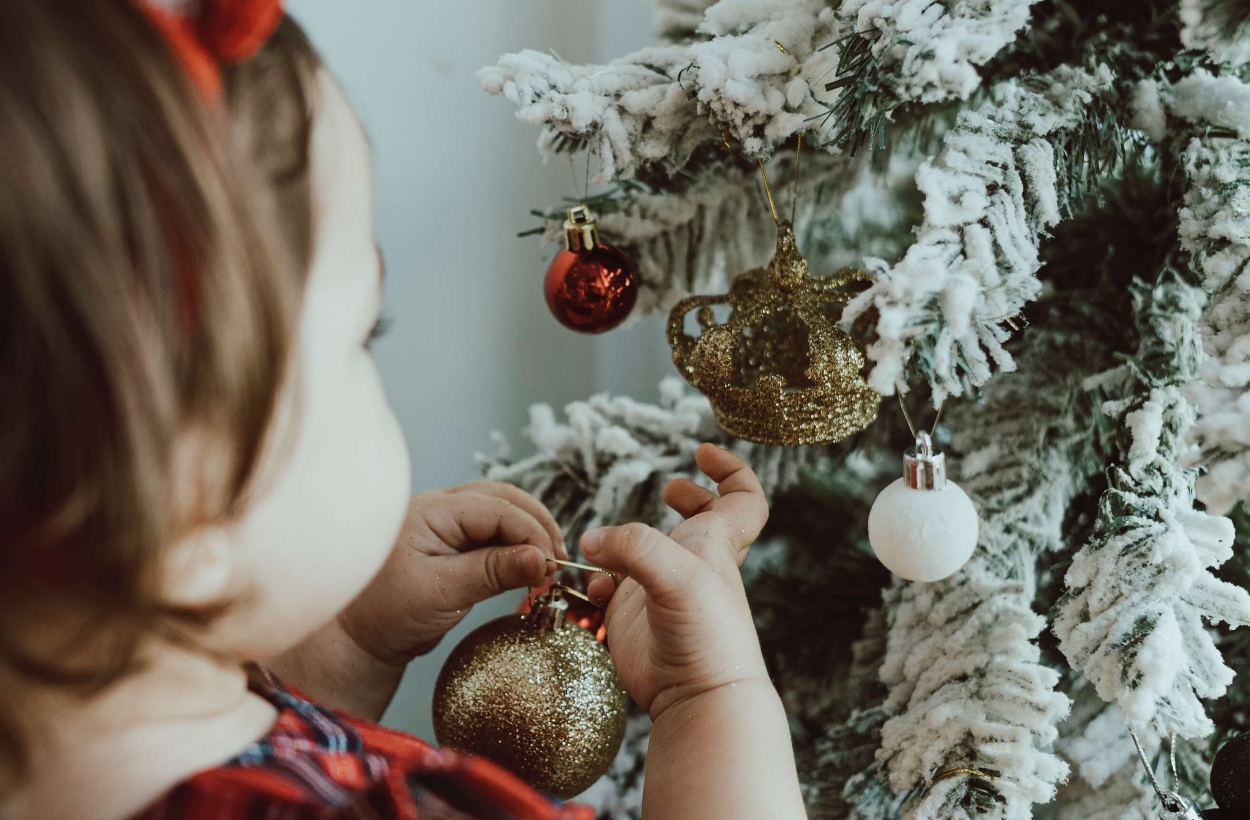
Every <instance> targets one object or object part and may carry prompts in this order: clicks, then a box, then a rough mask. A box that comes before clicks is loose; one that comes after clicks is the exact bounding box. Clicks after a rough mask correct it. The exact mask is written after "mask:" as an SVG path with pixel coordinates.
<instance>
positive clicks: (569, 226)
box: [564, 205, 599, 253]
mask: <svg viewBox="0 0 1250 820" xmlns="http://www.w3.org/2000/svg"><path fill="white" fill-rule="evenodd" d="M598 244H599V223H598V222H597V221H596V220H595V215H594V213H593V212H591V210H590V209H589V208H587V207H586V206H585V205H574V206H573V207H572V208H569V213H568V218H567V219H565V220H564V247H566V248H568V249H569V250H571V251H573V252H574V253H578V252H579V251H588V250H590V249H592V248H594V247H595V246H596V245H598Z"/></svg>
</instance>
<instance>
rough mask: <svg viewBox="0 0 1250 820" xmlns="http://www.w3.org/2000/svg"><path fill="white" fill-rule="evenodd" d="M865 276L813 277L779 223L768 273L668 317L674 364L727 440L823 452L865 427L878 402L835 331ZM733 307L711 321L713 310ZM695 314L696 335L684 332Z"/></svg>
mask: <svg viewBox="0 0 1250 820" xmlns="http://www.w3.org/2000/svg"><path fill="white" fill-rule="evenodd" d="M869 281H871V279H870V277H869V276H868V274H866V273H864V272H862V271H858V270H855V269H853V268H843V269H842V270H840V271H838V272H837V273H835V274H833V275H832V276H826V277H814V276H812V275H811V274H810V271H809V270H808V265H807V260H806V259H804V258H803V256H802V254H800V253H799V251H798V246H797V243H796V241H795V237H794V228H793V227H792V226H791V224H790V223H789V222H780V223H778V225H777V250H776V252H775V253H774V254H773V258H772V259H771V260H770V261H769V263H768V266H767V267H765V268H759V269H756V270H753V271H749V272H747V273H744V274H742V275H741V276H739V277H738V278H737V279H735V280H734V283H733V285H732V286H731V287H730V289H729V293H728V294H725V295H723V296H692V297H689V298H687V299H683V300H682V301H680V302H678V303H677V304H676V305H675V306H674V307H673V310H672V312H671V313H670V314H669V318H668V343H669V345H670V346H671V347H672V349H673V364H675V365H676V366H677V370H678V371H679V372H680V373H681V374H682V376H683V377H685V379H686V381H688V382H690V384H692V385H694V387H696V388H697V389H698V390H700V391H701V392H703V393H704V394H705V395H706V396H707V397H708V399H709V400H710V401H711V403H712V410H713V411H714V412H715V414H716V421H717V423H718V424H720V426H721V428H722V429H724V430H725V432H727V433H729V434H730V435H734V436H737V437H738V438H744V439H747V440H748V441H755V442H759V443H761V444H781V445H789V446H793V445H799V444H830V443H832V442H835V441H841V440H842V439H844V438H846V437H847V436H849V435H851V434H852V433H857V432H859V431H860V430H862V429H864V428H865V427H867V426H868V425H869V424H871V423H872V421H873V420H874V419H875V418H876V417H877V407H878V405H879V404H880V402H881V396H880V395H879V394H877V392H876V391H874V390H873V389H872V388H871V387H869V386H868V383H867V382H866V381H864V378H863V376H861V375H860V370H861V369H862V368H863V366H864V356H863V354H862V353H860V351H859V348H858V347H856V346H855V342H854V341H853V340H852V339H851V337H850V335H849V334H848V333H846V331H844V330H842V328H841V327H839V326H838V322H839V318H840V316H841V309H842V307H843V306H844V305H846V303H847V302H849V301H850V299H851V297H852V296H853V295H854V294H853V293H852V292H851V291H849V290H847V286H848V285H850V284H851V283H852V282H869ZM725 304H727V305H729V306H730V307H732V308H733V310H732V312H731V313H730V314H729V318H728V319H726V320H725V322H724V323H718V322H717V320H716V315H715V313H714V312H713V310H712V308H713V306H715V305H725ZM692 311H695V312H696V313H695V317H696V319H697V320H698V323H699V327H700V330H701V333H700V335H699V336H697V337H695V336H691V335H689V334H687V333H686V331H685V324H686V317H687V315H688V314H689V313H690V312H692Z"/></svg>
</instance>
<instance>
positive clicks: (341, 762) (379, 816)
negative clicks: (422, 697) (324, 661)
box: [136, 667, 595, 820]
mask: <svg viewBox="0 0 1250 820" xmlns="http://www.w3.org/2000/svg"><path fill="white" fill-rule="evenodd" d="M252 671H253V674H252V688H253V689H254V690H255V691H256V692H257V693H258V694H260V695H262V696H263V697H265V698H266V699H267V700H269V701H270V702H271V703H272V704H273V705H274V706H275V707H276V708H277V709H278V718H277V720H276V721H275V722H274V725H273V727H272V728H271V729H270V731H269V732H268V733H267V734H266V735H265V736H264V737H263V738H261V739H260V740H258V741H256V742H255V743H253V744H252V745H251V746H249V747H248V748H247V749H246V750H245V751H244V752H243V753H242V754H240V755H239V756H238V757H236V758H235V759H233V760H231V761H229V762H227V763H225V764H223V765H222V766H219V767H217V768H214V769H210V770H208V771H204V772H201V773H199V774H197V775H195V776H194V777H191V778H189V779H188V780H186V781H184V782H182V783H180V784H179V785H178V786H176V787H175V788H174V789H172V790H171V791H170V792H169V793H168V794H166V795H165V796H164V797H163V798H162V799H161V800H160V801H159V802H158V803H157V804H156V805H154V806H152V807H151V808H149V809H148V810H146V811H145V812H144V813H143V814H141V815H140V816H139V817H138V818H136V820H234V818H240V820H242V819H243V818H253V817H280V818H282V820H313V818H316V820H323V819H324V820H329V818H353V820H357V818H359V820H392V818H395V819H396V820H398V819H399V818H403V820H472V818H480V819H481V820H494V819H495V818H498V820H504V818H515V820H592V818H593V817H594V814H595V813H594V811H593V810H592V809H590V808H588V807H584V806H575V805H572V804H553V803H551V802H549V801H548V800H546V799H545V798H543V797H542V796H541V795H539V794H537V793H536V792H534V791H533V790H531V789H530V788H529V787H528V786H526V785H525V784H523V783H522V782H521V781H519V780H517V779H516V778H515V777H514V776H513V775H511V774H509V773H508V772H505V771H504V770H502V769H500V768H498V767H497V766H494V765H493V764H491V763H489V762H487V761H484V760H480V759H477V758H473V757H469V756H466V755H462V754H459V753H456V752H453V751H450V750H447V749H439V748H437V747H435V746H431V745H430V744H428V743H426V742H424V741H422V740H421V739H420V738H417V737H414V736H412V735H408V734H404V733H403V732H398V731H395V730H393V729H388V728H386V727H384V726H379V725H378V724H375V723H371V722H370V721H367V720H363V719H361V718H357V717H355V716H353V715H347V714H344V713H341V712H337V711H335V710H333V709H329V708H327V707H324V706H321V705H320V704H318V703H315V702H313V701H312V700H310V699H308V698H306V697H304V696H303V695H301V694H300V693H298V692H296V691H293V690H290V689H288V688H286V687H284V686H283V685H282V684H281V682H279V681H278V680H277V679H276V678H275V677H274V676H273V675H272V674H271V673H269V672H268V671H266V670H264V669H262V668H260V667H255V668H254V669H253V670H252Z"/></svg>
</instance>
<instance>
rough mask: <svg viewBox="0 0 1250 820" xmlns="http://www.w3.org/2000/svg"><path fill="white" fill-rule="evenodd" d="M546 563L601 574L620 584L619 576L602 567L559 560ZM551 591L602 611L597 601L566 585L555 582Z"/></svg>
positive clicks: (601, 606) (601, 605)
mask: <svg viewBox="0 0 1250 820" xmlns="http://www.w3.org/2000/svg"><path fill="white" fill-rule="evenodd" d="M547 561H548V562H550V563H552V564H556V565H557V566H561V567H573V568H574V569H581V570H585V571H586V572H602V573H603V574H604V575H606V576H608V577H609V578H611V579H612V580H613V581H616V582H617V583H618V584H619V583H620V582H621V576H620V575H619V574H617V573H615V572H612V571H611V570H607V569H604V568H603V567H596V566H593V565H591V564H579V563H578V562H576V561H561V560H560V559H559V558H548V559H547ZM552 589H558V590H560V591H562V592H564V593H565V594H566V595H572V596H573V597H574V598H577V599H578V600H581V601H585V602H586V603H588V604H590V605H591V606H593V607H595V608H596V609H603V604H600V603H598V602H597V601H592V600H591V599H590V596H589V595H587V594H586V593H584V592H582V591H580V590H577V589H573V588H572V587H570V586H569V585H568V584H561V583H560V582H558V581H557V582H556V583H554V584H552Z"/></svg>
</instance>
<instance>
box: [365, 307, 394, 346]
mask: <svg viewBox="0 0 1250 820" xmlns="http://www.w3.org/2000/svg"><path fill="white" fill-rule="evenodd" d="M391 323H392V319H391V317H390V315H389V314H386V313H383V314H382V315H381V316H379V317H378V320H377V321H376V322H374V323H373V329H372V330H370V331H369V338H368V339H366V340H365V347H367V348H372V347H373V343H374V342H376V341H377V340H378V339H381V338H382V337H383V336H385V335H386V334H387V332H388V331H390V329H391Z"/></svg>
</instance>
